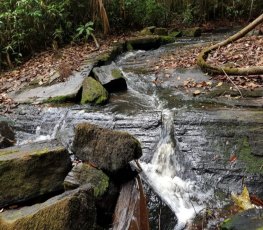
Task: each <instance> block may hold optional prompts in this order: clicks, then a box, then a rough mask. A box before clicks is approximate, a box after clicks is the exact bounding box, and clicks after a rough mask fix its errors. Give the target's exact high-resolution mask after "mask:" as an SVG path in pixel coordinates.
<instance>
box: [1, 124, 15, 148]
mask: <svg viewBox="0 0 263 230" xmlns="http://www.w3.org/2000/svg"><path fill="white" fill-rule="evenodd" d="M14 143H15V133H14V131H13V129H12V128H11V127H10V126H9V125H8V123H7V122H6V121H0V149H1V148H7V147H10V146H12V145H14Z"/></svg>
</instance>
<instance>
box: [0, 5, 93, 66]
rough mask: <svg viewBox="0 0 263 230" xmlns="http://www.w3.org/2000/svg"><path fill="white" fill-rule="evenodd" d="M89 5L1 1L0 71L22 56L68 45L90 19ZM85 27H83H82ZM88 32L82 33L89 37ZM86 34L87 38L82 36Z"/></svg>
mask: <svg viewBox="0 0 263 230" xmlns="http://www.w3.org/2000/svg"><path fill="white" fill-rule="evenodd" d="M87 7H88V3H86V4H85V2H84V1H83V3H82V4H80V3H76V1H73V0H18V1H15V0H2V1H0V54H1V55H0V61H1V63H2V67H4V66H8V65H9V66H10V64H11V62H13V63H14V62H18V61H19V59H20V58H21V57H22V54H23V56H27V55H31V54H32V53H34V52H36V51H39V50H42V49H45V48H47V47H50V46H51V45H52V43H53V42H54V41H56V42H57V43H58V44H63V43H66V42H69V41H70V40H71V37H73V36H74V35H75V32H76V28H77V27H78V26H79V25H80V24H81V23H83V22H84V21H89V20H90V18H89V16H88V15H87V14H86V11H85V8H87ZM84 26H86V25H84ZM89 31H90V27H89V29H88V30H87V29H85V32H83V35H85V36H84V38H86V37H87V36H88V33H87V32H89ZM84 33H86V34H84Z"/></svg>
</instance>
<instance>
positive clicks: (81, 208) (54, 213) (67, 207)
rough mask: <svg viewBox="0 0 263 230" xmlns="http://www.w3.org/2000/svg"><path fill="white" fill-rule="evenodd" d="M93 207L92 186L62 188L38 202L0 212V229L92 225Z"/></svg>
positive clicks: (68, 228) (71, 229)
mask: <svg viewBox="0 0 263 230" xmlns="http://www.w3.org/2000/svg"><path fill="white" fill-rule="evenodd" d="M95 223H96V208H95V203H94V197H93V194H92V189H89V188H85V189H83V188H81V189H76V190H73V191H68V192H65V193H63V194H61V195H58V196H56V197H53V198H51V199H49V200H47V201H46V202H44V203H41V204H35V205H32V206H28V207H23V208H21V209H18V210H8V211H4V212H2V213H0V230H14V229H17V230H18V229H19V230H29V229H39V230H40V229H48V230H62V229H63V230H82V229H89V230H92V229H95Z"/></svg>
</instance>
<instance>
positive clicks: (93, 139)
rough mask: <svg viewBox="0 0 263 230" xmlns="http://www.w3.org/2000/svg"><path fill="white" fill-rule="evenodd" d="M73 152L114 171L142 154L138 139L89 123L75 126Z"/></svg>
mask: <svg viewBox="0 0 263 230" xmlns="http://www.w3.org/2000/svg"><path fill="white" fill-rule="evenodd" d="M73 152H74V153H75V154H76V156H77V157H78V158H80V159H81V160H83V161H88V162H90V163H91V164H93V165H95V166H96V167H98V168H100V169H102V170H105V171H107V172H116V171H119V170H121V169H122V168H124V167H125V166H127V164H128V163H129V162H130V161H132V160H133V159H138V158H139V157H140V156H141V155H142V149H141V145H140V143H139V141H138V140H137V139H135V138H134V137H133V136H131V135H130V134H128V133H125V132H119V131H113V130H110V129H105V128H101V127H99V126H97V125H93V124H89V123H81V124H78V125H77V126H76V127H75V138H74V141H73Z"/></svg>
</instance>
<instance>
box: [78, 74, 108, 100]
mask: <svg viewBox="0 0 263 230" xmlns="http://www.w3.org/2000/svg"><path fill="white" fill-rule="evenodd" d="M108 99H109V94H108V92H107V90H106V89H105V88H104V87H103V86H102V85H101V84H100V83H99V82H98V81H96V80H95V79H93V78H92V77H87V78H86V79H85V80H84V82H83V88H82V96H81V104H86V103H90V104H95V105H101V104H105V103H106V102H107V101H108Z"/></svg>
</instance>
